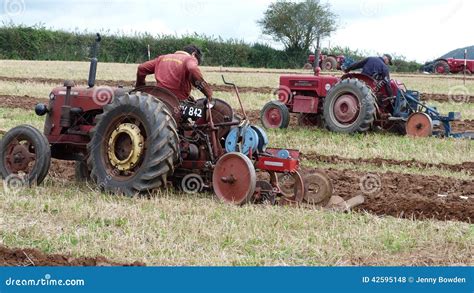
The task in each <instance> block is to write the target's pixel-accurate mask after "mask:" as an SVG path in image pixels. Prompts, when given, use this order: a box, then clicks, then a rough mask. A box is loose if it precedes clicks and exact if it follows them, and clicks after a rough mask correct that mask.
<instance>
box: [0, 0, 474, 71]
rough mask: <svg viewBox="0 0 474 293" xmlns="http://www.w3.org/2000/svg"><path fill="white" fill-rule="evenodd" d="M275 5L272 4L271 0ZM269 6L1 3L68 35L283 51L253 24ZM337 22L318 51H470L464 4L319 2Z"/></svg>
mask: <svg viewBox="0 0 474 293" xmlns="http://www.w3.org/2000/svg"><path fill="white" fill-rule="evenodd" d="M273 1H276V0H273ZM273 1H272V0H240V1H237V0H234V1H229V0H193V1H190V0H168V1H161V0H156V1H149V0H135V1H133V0H103V1H99V0H81V1H79V0H69V1H64V0H63V1H59V0H0V3H1V4H2V6H1V7H0V21H2V22H13V23H15V24H25V25H34V24H39V23H41V24H43V25H44V26H46V27H50V28H54V29H62V30H68V31H74V30H79V31H83V30H87V31H89V32H95V31H99V30H100V31H109V32H110V33H117V32H122V33H126V34H131V33H133V32H148V33H151V34H177V35H182V34H186V33H194V32H196V33H199V34H206V35H210V36H221V37H222V38H224V39H228V38H234V39H241V40H244V41H246V42H257V41H259V42H266V43H269V44H271V45H272V46H274V47H276V48H279V47H281V45H279V44H278V43H276V42H274V41H273V40H272V39H271V38H269V37H268V36H265V35H262V33H261V28H260V27H259V26H258V24H257V21H258V20H259V19H261V18H262V16H263V13H264V11H265V10H266V8H267V7H268V5H269V4H270V3H271V2H273ZM321 2H322V3H329V4H330V5H331V9H332V11H333V12H334V13H335V14H337V15H338V20H337V23H338V29H337V31H336V32H335V33H333V35H332V36H331V37H328V38H325V39H324V40H323V47H327V46H343V47H345V46H348V47H350V48H351V49H353V50H355V49H358V50H361V51H363V52H365V53H367V54H369V55H375V54H383V53H391V54H395V55H403V56H405V57H406V58H407V60H416V61H418V62H425V61H428V60H432V59H435V58H437V57H439V56H441V55H443V54H445V53H447V52H448V51H451V50H453V49H456V48H460V47H465V46H470V45H474V36H473V35H471V34H469V32H468V31H469V27H470V26H469V25H470V23H469V22H470V21H471V19H472V18H473V17H474V13H473V11H474V1H469V0H452V1H448V0H398V1H395V0H393V1H392V0H352V1H351V0H333V1H328V0H321Z"/></svg>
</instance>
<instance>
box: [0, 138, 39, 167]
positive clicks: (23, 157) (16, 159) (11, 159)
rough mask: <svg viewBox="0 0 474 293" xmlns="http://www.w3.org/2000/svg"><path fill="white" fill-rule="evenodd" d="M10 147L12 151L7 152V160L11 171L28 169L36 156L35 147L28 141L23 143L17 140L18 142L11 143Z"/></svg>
mask: <svg viewBox="0 0 474 293" xmlns="http://www.w3.org/2000/svg"><path fill="white" fill-rule="evenodd" d="M9 149H10V151H9V152H8V153H7V156H6V162H7V165H8V167H9V169H10V171H11V172H13V173H17V172H20V171H27V169H28V166H29V164H30V162H32V161H34V160H35V158H36V155H35V154H34V149H32V146H31V144H30V143H29V142H28V141H26V142H25V143H23V144H22V143H20V142H19V141H16V144H12V145H10V147H9Z"/></svg>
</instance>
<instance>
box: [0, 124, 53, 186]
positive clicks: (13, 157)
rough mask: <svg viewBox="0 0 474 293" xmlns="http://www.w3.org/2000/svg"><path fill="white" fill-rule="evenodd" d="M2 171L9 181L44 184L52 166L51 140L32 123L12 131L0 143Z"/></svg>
mask: <svg viewBox="0 0 474 293" xmlns="http://www.w3.org/2000/svg"><path fill="white" fill-rule="evenodd" d="M0 156H1V157H0V158H1V160H0V173H1V175H2V178H3V180H6V184H7V185H9V184H10V183H11V184H16V186H19V185H21V186H25V185H27V186H30V185H33V184H40V183H41V182H43V180H44V178H45V177H46V175H47V174H48V171H49V166H50V165H51V148H50V145H49V142H48V139H47V138H46V137H45V136H44V134H42V133H41V132H40V131H39V130H38V129H36V128H34V127H33V126H30V125H20V126H17V127H15V128H12V129H11V130H9V131H8V132H7V133H6V134H5V135H4V136H3V138H2V141H1V144H0Z"/></svg>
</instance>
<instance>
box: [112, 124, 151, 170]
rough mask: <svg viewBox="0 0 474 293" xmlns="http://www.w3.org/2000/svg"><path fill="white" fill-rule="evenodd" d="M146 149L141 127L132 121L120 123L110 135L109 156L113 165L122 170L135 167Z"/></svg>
mask: <svg viewBox="0 0 474 293" xmlns="http://www.w3.org/2000/svg"><path fill="white" fill-rule="evenodd" d="M143 150H144V139H143V136H142V135H141V133H140V128H139V127H138V126H137V125H135V124H132V123H123V124H120V125H119V126H118V127H117V128H116V129H115V130H114V131H113V132H112V134H111V135H110V138H109V143H108V152H107V153H108V157H109V160H110V163H111V164H112V166H114V167H115V168H117V169H118V170H120V171H129V170H131V169H133V167H135V166H136V165H137V163H138V161H139V160H140V157H141V155H142V154H143Z"/></svg>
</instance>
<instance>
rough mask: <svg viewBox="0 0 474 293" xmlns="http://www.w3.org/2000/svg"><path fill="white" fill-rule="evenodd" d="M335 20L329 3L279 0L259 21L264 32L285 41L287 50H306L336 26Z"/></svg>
mask: <svg viewBox="0 0 474 293" xmlns="http://www.w3.org/2000/svg"><path fill="white" fill-rule="evenodd" d="M336 20H337V16H336V14H334V13H333V12H332V11H331V7H330V5H329V3H325V4H321V3H320V1H319V0H306V1H304V2H297V3H295V2H289V1H286V0H279V1H277V2H274V3H272V4H270V6H269V7H268V8H267V10H266V11H265V13H264V17H263V18H262V19H261V20H259V21H258V24H259V25H260V26H261V27H262V30H263V33H264V34H266V35H270V36H272V37H273V39H274V40H276V41H278V42H281V43H283V45H284V46H285V48H286V51H287V52H307V51H308V50H309V49H310V47H311V46H312V45H313V44H314V43H315V42H316V43H317V44H316V45H318V46H319V41H320V40H321V39H322V38H324V37H328V36H330V34H331V33H332V32H334V31H335V30H336V28H337V26H336Z"/></svg>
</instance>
